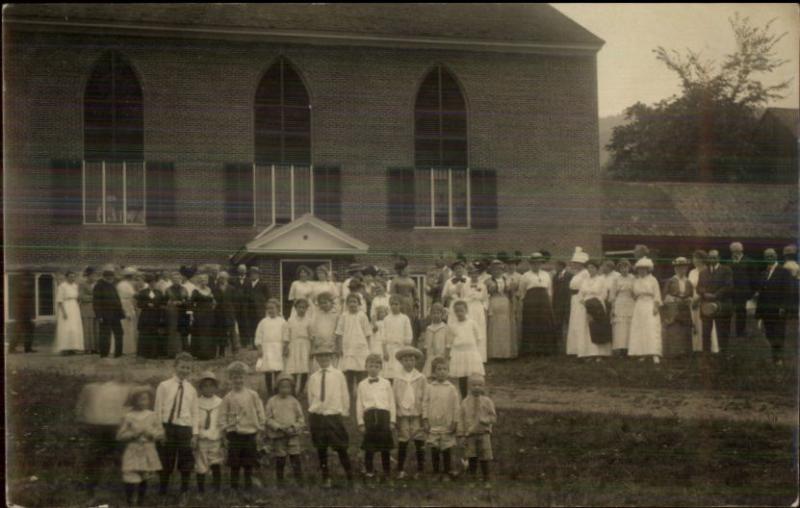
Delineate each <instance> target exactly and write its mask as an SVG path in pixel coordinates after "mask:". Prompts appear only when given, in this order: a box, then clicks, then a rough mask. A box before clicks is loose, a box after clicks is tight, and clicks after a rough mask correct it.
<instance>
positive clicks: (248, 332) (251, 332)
mask: <svg viewBox="0 0 800 508" xmlns="http://www.w3.org/2000/svg"><path fill="white" fill-rule="evenodd" d="M240 296H241V299H240V303H241V305H242V307H244V308H243V309H242V318H243V321H244V322H243V323H239V333H240V335H241V340H242V346H252V345H253V338H254V337H255V334H256V328H257V327H258V323H259V322H260V321H261V320H262V319H263V318H264V316H265V315H266V313H267V300H269V296H270V295H269V287H268V286H267V283H266V282H264V281H262V280H259V281H258V282H256V284H255V285H253V283H252V282H250V281H249V280H248V281H247V282H245V284H244V286H243V287H242V291H241V293H240ZM242 324H244V325H245V326H242Z"/></svg>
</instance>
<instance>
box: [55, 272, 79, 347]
mask: <svg viewBox="0 0 800 508" xmlns="http://www.w3.org/2000/svg"><path fill="white" fill-rule="evenodd" d="M76 280H77V275H76V274H75V272H71V271H70V272H67V274H66V279H65V280H64V281H63V282H61V283H60V284H59V285H58V288H57V289H56V305H57V306H58V311H57V312H56V345H55V352H56V353H62V354H72V353H75V352H76V351H82V350H83V349H84V344H83V323H82V322H81V308H80V305H79V304H78V283H77V282H76Z"/></svg>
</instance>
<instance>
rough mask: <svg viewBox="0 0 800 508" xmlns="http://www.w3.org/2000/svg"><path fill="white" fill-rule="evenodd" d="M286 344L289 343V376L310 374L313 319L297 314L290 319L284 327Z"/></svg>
mask: <svg viewBox="0 0 800 508" xmlns="http://www.w3.org/2000/svg"><path fill="white" fill-rule="evenodd" d="M283 340H284V342H288V343H289V356H288V357H287V358H286V365H285V369H286V373H287V374H308V371H309V369H310V367H311V317H310V316H309V315H308V314H306V315H305V316H303V317H302V318H301V317H299V316H298V315H297V314H295V315H294V316H292V317H290V318H289V321H287V322H286V326H285V327H284V338H283Z"/></svg>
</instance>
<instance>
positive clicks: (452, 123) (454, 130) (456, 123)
mask: <svg viewBox="0 0 800 508" xmlns="http://www.w3.org/2000/svg"><path fill="white" fill-rule="evenodd" d="M442 136H446V137H459V138H466V137H467V114H466V112H464V111H445V112H443V113H442Z"/></svg>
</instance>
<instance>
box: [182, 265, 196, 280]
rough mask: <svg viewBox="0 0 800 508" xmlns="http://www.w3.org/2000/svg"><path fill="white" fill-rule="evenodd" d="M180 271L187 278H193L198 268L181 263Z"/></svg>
mask: <svg viewBox="0 0 800 508" xmlns="http://www.w3.org/2000/svg"><path fill="white" fill-rule="evenodd" d="M178 271H179V272H180V273H181V275H183V276H184V277H186V278H187V279H191V278H192V277H194V274H195V273H196V272H197V268H195V267H188V266H186V265H181V268H180V270H178Z"/></svg>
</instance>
